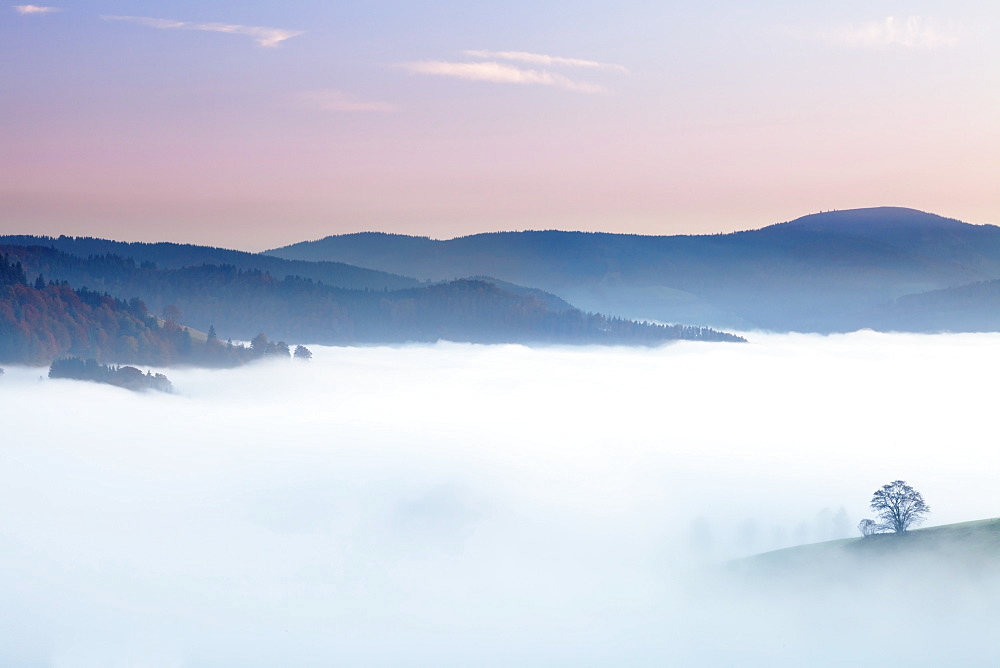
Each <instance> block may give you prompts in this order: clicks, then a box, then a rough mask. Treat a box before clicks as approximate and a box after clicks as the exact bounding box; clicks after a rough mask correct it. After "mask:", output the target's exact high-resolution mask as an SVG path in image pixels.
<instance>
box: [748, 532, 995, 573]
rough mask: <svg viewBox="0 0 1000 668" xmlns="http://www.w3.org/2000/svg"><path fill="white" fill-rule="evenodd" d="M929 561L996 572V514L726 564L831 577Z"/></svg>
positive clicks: (909, 568)
mask: <svg viewBox="0 0 1000 668" xmlns="http://www.w3.org/2000/svg"><path fill="white" fill-rule="evenodd" d="M932 567H933V568H939V569H940V568H944V569H945V570H946V571H947V572H949V573H956V574H962V575H963V576H966V577H968V576H972V575H976V574H987V573H989V574H993V575H1000V518H995V519H988V520H978V521H974V522H962V523H959V524H945V525H941V526H935V527H927V528H924V529H913V530H910V531H907V532H906V533H903V534H894V533H885V534H875V535H873V536H868V537H866V538H845V539H842V540H834V541H828V542H825V543H814V544H812V545H801V546H798V547H789V548H785V549H783V550H775V551H774V552H766V553H764V554H759V555H756V556H753V557H748V558H746V559H740V560H738V561H736V562H733V563H732V564H731V568H732V570H733V572H734V573H736V574H739V575H750V576H754V577H756V578H766V579H774V580H799V579H816V580H820V581H834V582H835V581H864V580H867V579H871V578H881V577H884V576H887V575H890V574H895V573H899V572H903V573H910V574H911V575H912V573H913V572H914V571H919V570H922V569H925V568H932Z"/></svg>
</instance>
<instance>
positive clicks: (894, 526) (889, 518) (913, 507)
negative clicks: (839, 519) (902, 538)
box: [859, 480, 931, 533]
mask: <svg viewBox="0 0 1000 668" xmlns="http://www.w3.org/2000/svg"><path fill="white" fill-rule="evenodd" d="M871 506H872V510H874V511H875V513H876V514H877V515H878V517H879V519H880V520H882V525H881V527H880V528H884V529H885V530H890V529H891V530H892V531H895V532H896V533H903V532H904V531H906V530H907V529H909V528H910V527H911V526H915V525H917V524H920V523H921V522H923V521H924V515H926V514H927V513H929V512H930V511H931V508H930V506H928V505H927V504H926V503H924V497H922V496H921V495H920V492H918V491H917V490H915V489H913V488H912V487H910V486H909V485H907V484H906V482H905V481H903V480H894V481H892V482H890V483H889V484H888V485H882V488H881V489H878V490H876V491H875V494H874V495H873V496H872V504H871ZM859 528H860V527H859ZM862 533H863V531H862Z"/></svg>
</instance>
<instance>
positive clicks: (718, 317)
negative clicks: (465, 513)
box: [267, 207, 1000, 332]
mask: <svg viewBox="0 0 1000 668" xmlns="http://www.w3.org/2000/svg"><path fill="white" fill-rule="evenodd" d="M267 254H269V255H273V256H276V257H283V258H289V259H297V260H314V261H315V260H336V261H340V262H347V263H350V264H354V265H358V266H362V267H368V268H371V269H378V270H382V271H390V272H397V273H401V274H406V275H410V276H415V277H417V278H420V279H432V280H442V279H447V278H452V277H459V276H469V275H478V274H486V275H490V276H495V277H497V278H498V279H501V280H504V281H511V282H513V283H517V284H521V285H531V286H535V287H538V288H540V289H542V290H545V291H548V292H552V293H555V294H558V295H560V296H561V297H563V298H565V299H566V300H568V301H569V302H571V303H573V304H575V305H577V306H578V307H580V308H583V309H587V310H593V311H600V312H604V313H611V314H615V315H620V316H624V317H630V318H646V319H653V320H658V321H662V322H697V323H700V324H708V325H712V326H716V327H739V328H761V329H771V330H779V331H788V330H792V331H818V332H830V331H845V330H852V329H857V328H860V327H872V326H878V322H879V319H878V317H876V315H875V309H877V307H879V306H880V305H883V304H886V303H889V302H891V301H892V300H895V299H897V298H899V297H901V296H903V295H907V294H915V293H922V292H926V291H929V290H938V289H942V288H952V287H957V286H960V285H964V284H970V283H974V282H976V281H984V280H992V279H995V278H1000V228H998V227H995V226H992V225H970V224H967V223H963V222H960V221H957V220H953V219H949V218H944V217H941V216H937V215H934V214H929V213H924V212H921V211H916V210H913V209H905V208H895V207H880V208H872V209H857V210H849V211H831V212H826V213H819V214H813V215H809V216H805V217H802V218H799V219H797V220H793V221H790V222H787V223H779V224H776V225H772V226H769V227H765V228H762V229H759V230H751V231H746V232H737V233H733V234H720V235H704V236H639V235H626V234H606V233H584V232H559V231H541V232H501V233H493V234H478V235H473V236H469V237H460V238H457V239H450V240H446V241H436V240H432V239H428V238H423V237H408V236H403V235H392V234H383V233H361V234H350V235H340V236H333V237H327V238H325V239H321V240H319V241H312V242H303V243H299V244H294V245H291V246H287V247H284V248H279V249H274V250H271V251H267ZM909 327H910V328H911V329H913V330H915V331H925V330H928V331H929V330H932V329H936V325H935V326H933V327H932V326H931V323H930V321H927V322H924V321H922V320H919V319H915V320H914V321H913V322H911V323H910V325H909Z"/></svg>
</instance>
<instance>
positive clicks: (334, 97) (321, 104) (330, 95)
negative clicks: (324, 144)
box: [296, 90, 396, 113]
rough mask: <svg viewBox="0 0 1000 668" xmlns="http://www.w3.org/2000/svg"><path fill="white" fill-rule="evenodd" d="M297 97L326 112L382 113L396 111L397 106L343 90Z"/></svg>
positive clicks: (302, 101) (309, 92) (325, 91)
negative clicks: (361, 97)
mask: <svg viewBox="0 0 1000 668" xmlns="http://www.w3.org/2000/svg"><path fill="white" fill-rule="evenodd" d="M296 97H297V99H298V101H299V102H301V103H303V104H306V105H308V106H310V107H313V108H315V109H322V110H324V111H346V112H365V111H369V112H381V113H389V112H393V111H396V106H395V105H392V104H389V103H388V102H375V101H372V100H363V99H360V98H358V97H357V96H356V95H352V94H351V93H346V92H344V91H342V90H312V91H306V92H304V93H299V95H298V96H296Z"/></svg>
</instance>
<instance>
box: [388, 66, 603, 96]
mask: <svg viewBox="0 0 1000 668" xmlns="http://www.w3.org/2000/svg"><path fill="white" fill-rule="evenodd" d="M402 67H403V68H405V69H407V70H409V71H410V72H415V73H417V74H434V75H438V76H444V77H453V78H456V79H467V80H470V81H490V82H493V83H508V84H538V85H542V86H555V87H557V88H565V89H566V90H572V91H577V92H580V93H603V92H606V91H605V88H604V87H603V86H599V85H597V84H592V83H588V82H584V81H574V80H573V79H570V78H569V77H566V76H563V75H562V74H558V73H555V72H549V71H546V70H528V69H523V68H520V67H516V66H514V65H507V64H504V63H497V62H482V63H460V62H450V61H444V60H421V61H417V62H412V63H403V64H402Z"/></svg>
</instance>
